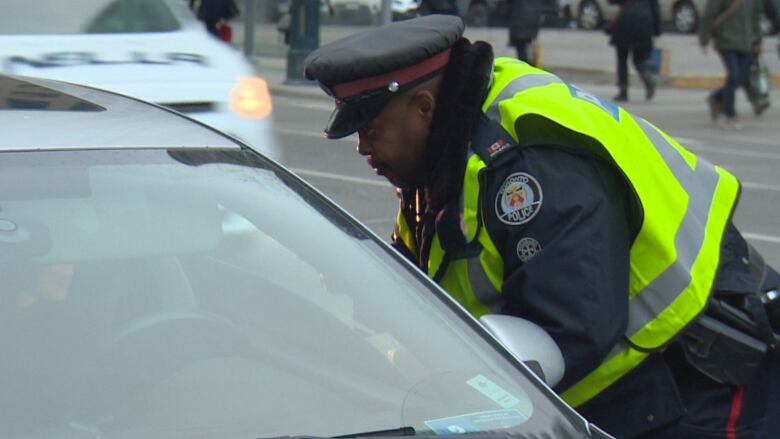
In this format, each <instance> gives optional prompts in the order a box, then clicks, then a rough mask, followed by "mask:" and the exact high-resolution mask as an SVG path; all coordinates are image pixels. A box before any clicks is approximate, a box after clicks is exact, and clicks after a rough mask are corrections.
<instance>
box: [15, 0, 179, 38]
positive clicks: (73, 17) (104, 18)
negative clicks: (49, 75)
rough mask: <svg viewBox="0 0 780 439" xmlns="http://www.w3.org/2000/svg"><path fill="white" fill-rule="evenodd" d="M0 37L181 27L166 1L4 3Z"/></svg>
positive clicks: (25, 0) (40, 0)
mask: <svg viewBox="0 0 780 439" xmlns="http://www.w3.org/2000/svg"><path fill="white" fill-rule="evenodd" d="M2 5H3V9H4V10H6V11H13V13H12V14H0V34H8V35H16V34H31V35H34V34H82V33H143V32H169V31H173V30H176V29H178V28H179V27H180V25H179V23H178V21H177V20H176V17H175V16H174V15H173V13H172V12H171V10H170V9H169V8H168V6H167V5H166V4H165V2H164V1H162V0H68V2H67V6H68V7H67V8H63V7H61V5H62V2H61V1H60V0H33V1H29V0H3V3H2Z"/></svg>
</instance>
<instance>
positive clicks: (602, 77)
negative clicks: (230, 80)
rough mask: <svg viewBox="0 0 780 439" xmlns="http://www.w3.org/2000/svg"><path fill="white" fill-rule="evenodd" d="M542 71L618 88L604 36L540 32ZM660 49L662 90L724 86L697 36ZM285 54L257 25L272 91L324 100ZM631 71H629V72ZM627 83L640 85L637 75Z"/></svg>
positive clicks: (258, 50) (771, 50)
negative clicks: (291, 74)
mask: <svg viewBox="0 0 780 439" xmlns="http://www.w3.org/2000/svg"><path fill="white" fill-rule="evenodd" d="M365 29H366V27H365V26H347V25H322V26H321V28H320V44H321V45H322V44H327V43H329V42H331V41H334V40H337V39H339V38H342V37H344V36H347V35H350V34H352V33H355V32H359V31H362V30H365ZM243 35H244V32H243V23H235V26H234V42H233V44H234V46H235V47H237V48H238V49H241V48H243V38H244V37H243ZM464 36H465V37H466V38H469V39H470V40H472V41H475V40H482V41H486V42H488V43H490V44H491V45H492V46H493V50H494V52H495V55H496V56H513V55H514V48H512V47H510V46H508V45H507V36H508V31H507V29H506V28H500V27H495V28H494V27H488V28H467V29H466V32H465V35H464ZM539 41H540V43H541V45H542V57H541V59H542V64H543V65H542V67H543V68H544V69H546V70H549V71H551V72H553V73H555V74H557V75H558V76H560V77H561V78H563V79H565V80H567V81H572V82H579V83H585V84H598V85H605V84H609V85H612V84H614V83H615V51H614V48H613V47H612V46H610V45H609V43H608V36H607V35H606V34H604V33H603V32H600V31H584V30H578V29H548V28H544V29H542V30H541V33H540V36H539ZM776 41H777V40H776V37H769V38H766V39H765V41H764V59H765V61H766V63H767V65H768V67H769V70H770V71H771V72H773V74H772V82H773V86H774V87H780V59H779V58H778V54H777V49H776V44H777V42H776ZM656 46H657V47H659V48H662V49H663V50H664V51H665V52H666V53H665V58H666V62H665V63H664V64H663V72H662V77H661V86H662V87H675V88H693V89H713V88H716V87H718V86H719V85H720V84H722V83H723V80H724V70H723V66H722V64H721V62H720V58H719V57H718V55H717V53H716V52H714V51H713V50H710V52H709V54H708V55H706V56H705V55H704V54H702V53H701V50H700V48H699V43H698V39H697V37H696V36H695V35H681V34H675V33H666V34H663V35H661V37H660V38H658V39H657V40H656ZM287 49H288V47H287V46H286V45H285V44H283V42H282V40H281V38H280V35H279V33H278V32H277V30H276V25H275V24H274V23H257V24H256V26H255V56H254V57H253V60H254V62H255V64H256V66H257V68H258V71H259V72H260V74H261V75H263V76H264V77H265V78H266V79H267V80H268V82H269V86H270V87H271V89H272V91H275V92H277V93H285V94H292V95H304V96H321V97H324V96H325V95H324V93H323V92H322V91H321V90H319V89H318V88H316V87H311V86H306V85H303V86H302V85H286V84H285V79H286V65H287V59H286V56H287ZM631 69H633V67H629V70H631ZM631 75H632V76H631V77H630V79H629V82H630V83H631V84H632V85H638V84H639V80H638V78H637V77H636V75H635V72H632V73H631Z"/></svg>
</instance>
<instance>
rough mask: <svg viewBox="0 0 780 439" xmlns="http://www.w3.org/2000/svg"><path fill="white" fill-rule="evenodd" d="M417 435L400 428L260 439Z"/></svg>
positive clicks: (327, 438)
mask: <svg viewBox="0 0 780 439" xmlns="http://www.w3.org/2000/svg"><path fill="white" fill-rule="evenodd" d="M415 435H417V431H415V429H414V427H399V428H392V429H390V430H376V431H364V432H362V433H350V434H342V435H340V436H331V437H323V436H306V435H304V436H278V437H273V438H260V439H351V438H358V437H376V436H385V437H396V436H415Z"/></svg>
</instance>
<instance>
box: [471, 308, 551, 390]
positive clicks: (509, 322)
mask: <svg viewBox="0 0 780 439" xmlns="http://www.w3.org/2000/svg"><path fill="white" fill-rule="evenodd" d="M479 320H480V322H482V324H483V325H484V326H485V327H486V328H487V329H488V331H490V333H491V334H493V336H494V337H496V338H497V339H498V341H500V342H501V344H503V345H504V347H506V348H507V350H509V351H510V352H512V353H513V354H514V355H515V356H517V357H518V358H520V359H521V360H522V361H523V363H525V364H526V366H528V367H529V368H530V369H531V370H532V371H534V373H536V374H537V375H538V376H539V377H540V378H541V379H543V380H544V381H545V382H546V383H547V385H548V386H550V387H553V386H555V385H556V384H558V383H559V382H560V381H561V378H563V372H564V371H565V370H566V364H565V363H564V361H563V354H561V350H560V348H558V345H557V344H555V341H553V339H552V337H551V336H550V334H548V333H547V332H546V331H545V330H544V329H542V328H541V327H540V326H539V325H537V324H535V323H532V322H530V321H528V320H525V319H521V318H520V317H515V316H509V315H503V314H488V315H484V316H482V317H480V319H479Z"/></svg>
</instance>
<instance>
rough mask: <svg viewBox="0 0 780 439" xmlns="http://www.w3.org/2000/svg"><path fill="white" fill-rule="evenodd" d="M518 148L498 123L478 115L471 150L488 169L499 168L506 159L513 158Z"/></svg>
mask: <svg viewBox="0 0 780 439" xmlns="http://www.w3.org/2000/svg"><path fill="white" fill-rule="evenodd" d="M518 146H519V145H518V144H517V142H515V140H514V139H513V138H512V136H511V135H510V134H509V133H508V132H507V130H505V129H504V127H502V126H501V124H500V123H499V122H498V121H495V120H493V119H490V118H489V117H488V116H487V115H486V114H485V113H480V118H479V120H478V121H477V124H476V126H475V127H474V135H473V136H472V137H471V150H472V151H474V153H476V154H477V155H479V156H480V157H482V160H484V161H485V164H487V166H488V167H489V168H495V167H499V166H501V165H502V164H504V162H506V160H507V159H510V158H513V157H514V156H515V154H514V153H515V152H517V150H518Z"/></svg>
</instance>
